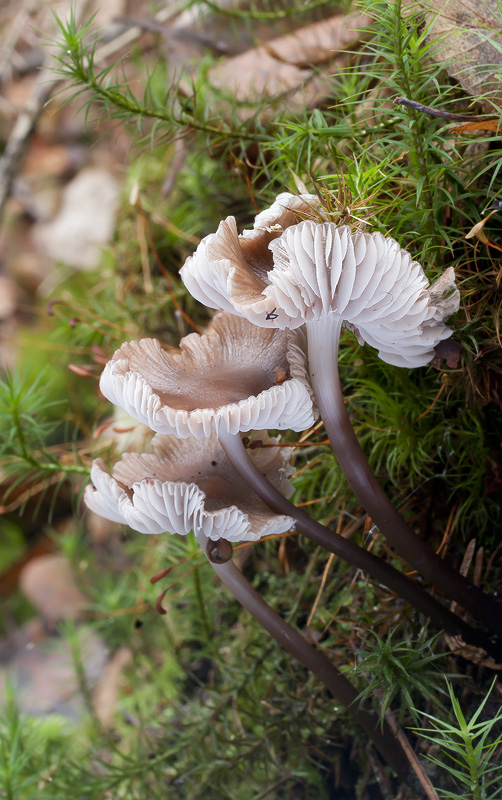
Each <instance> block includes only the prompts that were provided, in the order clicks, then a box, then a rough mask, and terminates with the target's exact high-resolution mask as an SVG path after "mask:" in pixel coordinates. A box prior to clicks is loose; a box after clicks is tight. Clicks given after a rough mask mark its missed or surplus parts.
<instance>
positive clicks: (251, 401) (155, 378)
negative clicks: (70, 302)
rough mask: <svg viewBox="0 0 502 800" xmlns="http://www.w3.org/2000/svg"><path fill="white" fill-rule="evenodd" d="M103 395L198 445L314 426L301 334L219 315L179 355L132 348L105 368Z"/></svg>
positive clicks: (145, 343)
mask: <svg viewBox="0 0 502 800" xmlns="http://www.w3.org/2000/svg"><path fill="white" fill-rule="evenodd" d="M100 387H101V391H102V392H103V394H104V395H105V397H107V398H108V399H109V400H111V402H113V403H115V404H116V405H119V406H120V407H121V408H123V409H124V410H126V411H127V412H128V413H129V414H130V415H131V416H132V417H134V418H135V419H137V420H138V421H140V422H144V423H145V424H147V425H148V426H149V427H150V428H152V430H154V431H157V432H158V433H164V434H168V433H173V434H175V435H176V436H180V437H186V436H195V437H196V438H198V439H200V438H202V437H206V436H209V435H210V434H211V432H213V431H217V430H219V429H220V428H222V427H223V428H225V429H226V430H229V431H231V432H232V433H237V432H238V431H249V430H252V429H266V428H274V429H286V428H292V429H293V430H304V429H305V428H308V427H309V426H310V425H311V424H312V422H313V420H314V414H313V407H312V400H311V391H310V386H309V383H308V379H307V372H306V365H305V355H304V353H303V350H302V339H301V334H298V333H295V332H287V331H273V330H264V329H260V328H257V327H256V326H254V325H252V324H250V323H249V322H248V321H247V320H244V319H239V318H238V317H235V316H233V315H231V314H228V313H221V314H217V315H216V316H215V317H214V319H213V321H212V323H211V324H210V325H209V327H208V329H207V331H206V333H205V334H203V335H199V334H196V333H192V334H189V335H188V336H186V337H185V338H184V339H182V340H181V342H180V350H179V351H176V352H172V351H169V352H166V351H164V350H163V349H162V346H161V344H160V343H159V342H158V341H157V340H155V339H142V340H141V341H139V342H128V343H126V344H124V345H122V347H121V348H120V349H119V350H118V351H117V352H116V353H115V354H114V356H113V357H112V359H111V361H109V362H108V364H107V365H106V367H105V369H104V371H103V374H102V376H101V382H100Z"/></svg>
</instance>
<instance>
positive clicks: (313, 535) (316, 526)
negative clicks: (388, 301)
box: [218, 430, 502, 661]
mask: <svg viewBox="0 0 502 800" xmlns="http://www.w3.org/2000/svg"><path fill="white" fill-rule="evenodd" d="M218 436H219V440H220V443H221V445H222V447H223V449H224V450H225V453H226V454H227V457H228V458H229V460H230V461H231V463H232V465H233V467H234V468H235V470H236V471H237V472H238V473H239V475H241V477H242V478H243V479H244V480H245V481H246V482H247V483H248V484H249V486H250V487H251V488H252V489H253V491H254V492H256V494H257V495H258V497H260V498H261V499H262V500H263V502H264V503H266V504H267V505H268V506H269V507H270V508H271V509H272V510H273V511H275V512H276V514H284V515H285V516H288V517H292V518H293V519H294V520H295V522H296V526H297V529H298V531H299V532H300V533H302V534H303V535H304V536H306V537H307V538H309V539H311V540H312V541H313V542H315V543H316V544H318V545H320V546H321V547H323V548H324V549H325V550H328V551H329V552H331V553H334V554H335V555H336V556H338V557H339V558H342V559H343V560H344V561H347V562H348V563H349V564H353V565H354V566H355V567H358V568H359V569H362V570H364V571H365V572H367V573H368V574H369V575H371V577H372V578H373V579H374V580H377V581H379V582H380V583H382V584H383V585H384V586H388V587H389V589H391V591H393V592H395V593H396V594H397V595H399V596H400V597H402V598H404V600H406V601H407V602H408V603H410V605H412V606H413V607H414V608H416V609H417V611H420V612H421V613H422V614H424V615H425V616H426V617H430V619H431V620H432V621H433V622H434V624H435V625H437V626H438V627H439V628H444V629H445V630H446V631H448V632H449V633H450V634H453V635H460V636H461V637H462V638H463V639H464V641H466V642H468V643H469V644H473V645H474V646H476V647H481V648H483V650H486V652H488V653H490V654H491V655H492V656H493V657H494V658H495V659H497V660H499V661H502V646H499V645H498V644H494V643H493V642H492V641H491V639H490V637H489V636H488V635H487V634H485V632H484V631H482V630H477V629H475V628H472V627H471V626H470V625H469V624H468V623H467V622H465V621H464V620H463V619H461V618H460V617H457V615H456V614H453V612H451V611H450V610H449V609H448V608H446V607H445V606H443V605H442V604H441V603H440V602H439V601H438V600H436V599H435V598H434V597H431V595H430V594H428V593H427V592H426V591H425V589H423V588H422V587H421V586H420V585H419V584H417V583H415V582H414V581H412V580H411V579H410V578H407V577H406V575H403V573H402V572H399V570H397V569H395V568H394V567H393V566H392V565H391V564H388V563H387V561H384V560H383V559H381V558H378V556H375V555H373V553H370V552H369V551H368V550H365V549H364V548H363V547H359V546H358V545H357V544H355V543H354V542H351V541H349V540H347V539H344V538H343V536H338V535H337V534H334V533H333V532H332V531H330V530H328V529H327V528H325V527H324V526H323V525H321V524H320V523H319V522H316V521H315V520H313V519H312V518H311V517H309V515H308V514H306V513H305V512H304V511H303V510H302V509H300V508H297V507H296V506H294V505H293V504H292V503H290V501H289V500H287V499H286V498H285V497H284V496H283V495H282V494H281V493H280V492H279V491H278V490H277V489H276V488H275V487H274V486H273V485H272V484H271V483H270V482H269V481H268V480H267V478H266V477H265V476H264V475H263V474H262V473H261V472H260V470H259V469H258V468H257V467H256V465H255V463H254V462H253V461H252V459H251V458H250V457H249V454H248V452H247V451H246V449H245V448H244V445H243V444H242V441H241V438H240V436H239V434H235V435H233V434H230V433H227V432H226V431H223V430H220V432H219V434H218Z"/></svg>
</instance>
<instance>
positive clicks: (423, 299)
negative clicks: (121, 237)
mask: <svg viewBox="0 0 502 800" xmlns="http://www.w3.org/2000/svg"><path fill="white" fill-rule="evenodd" d="M309 203H310V205H309ZM276 205H278V206H279V210H280V209H282V211H281V212H280V213H278V212H277V210H273V209H274V206H272V208H271V209H269V210H268V212H264V215H259V216H258V218H257V220H256V222H255V229H254V231H251V232H247V233H245V234H243V235H241V236H238V234H237V229H236V225H235V220H234V219H233V218H232V217H229V218H227V220H225V221H224V222H222V223H221V224H220V227H219V228H218V231H217V232H216V234H212V235H211V236H209V237H206V238H205V239H204V240H203V241H202V243H201V245H199V248H198V249H197V251H196V253H195V254H194V256H193V257H192V258H190V259H188V261H187V262H186V264H185V266H184V267H183V268H182V269H181V273H180V274H181V277H182V279H183V281H184V283H185V285H186V286H187V288H188V289H189V290H190V291H191V292H192V293H193V295H194V297H196V298H197V299H198V300H201V301H202V302H206V303H207V304H208V305H211V306H213V307H214V306H216V307H218V306H219V307H225V308H226V309H228V310H230V308H233V309H234V313H235V314H237V315H241V316H244V317H246V318H247V319H249V320H250V321H252V322H254V323H255V324H257V325H259V326H261V327H265V328H270V327H272V326H275V327H276V328H278V329H285V328H297V327H299V326H300V325H302V324H304V323H306V325H305V327H306V333H307V340H308V361H309V372H310V378H311V382H312V387H313V389H314V394H315V398H316V402H317V405H318V407H319V411H320V413H321V417H322V419H323V422H324V424H325V427H326V430H327V433H328V436H329V438H330V441H331V444H332V447H333V450H334V452H335V455H336V457H337V459H338V461H339V463H340V466H341V467H342V469H343V471H344V473H345V474H346V476H347V479H348V481H349V483H350V485H351V487H352V489H353V491H354V492H355V494H356V495H357V497H358V498H359V500H360V502H361V503H362V505H363V506H364V508H365V509H366V511H367V512H368V514H369V516H370V517H371V518H372V520H373V521H374V523H375V524H376V525H378V527H379V529H380V530H381V532H382V533H383V534H384V536H386V538H387V539H388V540H389V542H390V543H391V544H392V546H393V547H394V548H395V549H396V550H397V552H398V553H400V554H401V555H402V556H403V557H404V558H405V559H406V560H407V561H408V562H409V563H410V564H411V565H412V566H414V567H415V568H416V569H417V570H418V571H419V572H421V573H422V575H423V576H424V577H425V578H427V579H428V580H430V581H432V582H434V583H435V584H436V585H438V586H440V587H441V589H442V590H443V591H444V592H445V593H446V594H447V595H448V596H449V597H450V598H451V599H454V600H456V601H457V602H458V603H459V604H460V605H461V606H462V607H464V608H466V609H467V610H469V611H471V612H472V613H473V614H475V615H476V617H477V618H478V619H481V620H483V621H484V622H485V624H486V625H487V626H488V627H489V628H490V629H491V630H495V631H496V632H497V633H499V634H500V635H502V615H500V609H499V607H498V605H497V604H496V603H495V602H494V601H493V600H492V598H490V597H488V596H487V595H486V594H484V593H483V592H482V591H481V590H479V589H478V588H476V587H475V586H474V585H473V584H471V583H470V582H469V581H468V580H466V579H465V578H464V577H463V576H461V575H460V574H459V573H457V572H456V571H455V570H454V569H452V568H451V567H449V566H448V564H446V563H445V562H444V561H443V560H442V559H441V558H439V557H438V556H437V555H436V554H435V553H434V552H433V551H432V550H431V549H430V548H429V546H428V545H427V544H426V543H425V542H422V541H421V540H420V539H419V538H418V537H417V536H416V535H415V533H414V532H413V531H412V530H411V529H410V528H409V527H408V525H407V524H406V523H405V521H404V520H403V519H402V517H401V516H400V515H399V514H398V512H397V511H396V510H395V509H394V507H393V506H392V504H391V503H390V501H389V499H388V498H387V496H386V494H385V493H384V492H383V490H382V488H381V487H380V485H379V484H378V481H377V480H376V478H375V476H374V474H373V472H372V470H371V469H370V467H369V465H368V462H367V460H366V458H365V456H364V453H363V452H362V450H361V447H360V445H359V442H358V441H357V438H356V436H355V434H354V431H353V429H352V426H351V423H350V419H349V417H348V414H347V411H346V408H345V404H344V399H343V394H342V391H341V386H340V380H339V375H338V345H339V337H340V329H341V326H342V324H345V325H346V326H348V327H350V329H351V330H353V331H354V333H355V334H356V336H357V338H358V339H359V341H360V342H368V343H369V344H371V345H373V346H375V347H377V348H378V351H379V355H380V357H381V358H382V359H383V360H384V361H387V362H388V363H391V364H394V365H397V366H407V367H416V366H424V365H425V364H427V363H429V362H430V361H431V360H432V358H433V356H434V347H435V345H436V344H438V343H439V342H440V341H441V340H442V339H445V338H447V337H448V336H450V335H451V333H452V331H451V330H450V328H448V327H447V326H446V325H445V322H444V321H445V319H446V318H447V317H449V316H450V315H451V314H452V313H454V312H455V311H456V310H457V309H458V306H459V292H458V290H457V288H456V286H455V282H454V271H453V269H452V268H450V269H448V270H446V271H445V273H444V274H443V275H442V276H441V277H440V278H439V279H438V280H437V281H436V282H435V283H433V284H432V285H429V281H428V280H427V278H426V276H425V274H424V272H423V269H422V267H421V266H420V264H418V262H416V261H413V260H412V257H411V255H410V254H409V253H408V252H407V251H405V250H403V249H401V248H400V247H399V245H398V243H397V242H396V241H395V240H394V239H391V238H390V237H385V236H383V235H382V234H380V233H371V234H369V233H362V232H356V233H354V232H352V230H351V228H350V227H349V226H342V227H337V226H336V225H335V224H334V223H332V222H326V221H323V220H322V213H320V212H319V209H318V207H317V208H316V205H315V202H314V201H313V200H311V199H309V200H307V199H305V196H303V197H300V198H296V199H295V200H293V199H292V195H281V196H280V197H279V198H278V200H277V204H276ZM316 214H317V220H318V221H315V219H312V217H314V218H315V217H316ZM302 216H303V217H304V218H303V219H302ZM260 217H261V220H260ZM295 217H296V219H297V220H298V221H296V222H295V221H294V218H295ZM259 220H260V222H259ZM263 221H265V223H266V224H263ZM281 229H282V230H281ZM267 250H268V251H269V252H267ZM221 440H222V443H223V444H224V446H225V447H226V449H227V453H228V454H229V456H230V445H229V444H228V443H226V441H225V439H224V438H221ZM497 620H499V621H497Z"/></svg>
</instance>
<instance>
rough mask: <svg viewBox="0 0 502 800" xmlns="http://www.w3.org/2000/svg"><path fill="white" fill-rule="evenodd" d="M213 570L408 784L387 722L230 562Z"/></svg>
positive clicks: (402, 759) (403, 759) (406, 767)
mask: <svg viewBox="0 0 502 800" xmlns="http://www.w3.org/2000/svg"><path fill="white" fill-rule="evenodd" d="M197 539H198V541H199V544H200V546H201V547H202V549H203V551H204V552H206V547H207V544H208V540H207V539H206V537H205V536H204V535H203V534H199V535H198V536H197ZM208 560H209V563H210V564H211V566H212V567H213V569H214V571H215V572H216V574H217V575H218V577H219V578H220V579H221V581H222V582H223V583H224V584H225V586H226V587H227V588H228V589H230V591H231V592H232V594H233V595H234V597H235V598H236V599H237V600H238V601H239V603H240V604H241V605H242V606H243V607H244V608H245V609H246V611H248V612H249V613H250V614H251V616H253V617H254V618H255V619H256V621H257V622H259V623H260V625H261V626H262V627H263V628H265V630H266V631H267V632H268V633H270V635H271V636H273V638H274V639H275V640H276V642H278V643H279V644H280V645H281V647H283V648H284V649H285V650H286V651H287V652H288V653H289V654H290V655H292V656H293V657H294V658H296V659H297V660H298V661H299V662H300V664H303V665H304V666H305V667H306V668H307V669H308V670H310V672H312V673H313V674H314V675H315V676H316V678H318V679H319V680H320V681H321V682H322V683H323V684H324V685H325V686H326V687H327V688H328V689H329V690H330V692H331V693H332V695H333V697H335V699H336V701H337V702H338V703H340V704H341V705H343V706H345V708H346V709H347V710H348V712H349V713H350V714H351V715H352V716H353V717H354V719H355V720H356V721H357V722H358V723H359V725H361V727H362V728H363V729H364V730H365V731H366V733H367V734H368V736H369V737H370V739H371V740H372V742H373V744H374V745H375V747H376V748H377V749H378V750H379V752H380V754H381V755H382V756H383V758H384V759H385V760H386V762H387V763H388V764H389V765H390V766H391V767H392V769H393V770H394V772H395V773H396V775H397V776H398V777H399V779H400V780H401V781H404V782H405V783H408V782H409V780H410V769H409V765H408V762H407V759H406V756H405V754H404V751H403V749H402V747H401V745H400V743H399V741H398V739H397V737H396V736H394V734H393V733H392V731H391V729H390V727H389V725H388V723H387V722H386V721H384V723H383V726H382V725H380V721H379V719H378V717H377V715H376V714H375V713H374V712H373V711H371V710H368V709H366V708H364V707H363V705H362V703H360V702H358V700H357V695H358V692H357V690H356V689H355V688H354V686H352V684H351V683H350V681H348V680H347V678H345V677H344V676H343V675H342V674H341V673H340V672H339V670H338V669H337V668H336V667H335V666H333V664H331V663H330V662H329V661H328V659H327V658H326V656H324V655H323V654H322V653H320V652H319V651H317V650H315V649H314V648H313V647H312V646H311V645H310V644H308V642H306V641H305V639H304V638H303V636H301V635H300V634H299V633H298V631H296V630H295V629H294V628H292V627H291V626H290V625H288V623H287V622H286V621H285V620H284V619H283V618H282V617H281V616H280V615H279V614H277V612H276V611H274V610H273V608H271V607H270V606H269V605H268V603H266V602H265V600H264V599H263V598H262V597H261V595H259V594H258V592H256V591H255V590H254V589H253V587H252V586H251V585H250V584H249V583H248V581H247V580H246V578H245V577H244V575H243V574H242V572H240V571H239V570H238V569H237V567H236V566H235V564H234V563H233V561H231V560H230V561H226V562H225V563H222V564H217V563H215V562H214V561H213V560H212V559H208Z"/></svg>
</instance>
